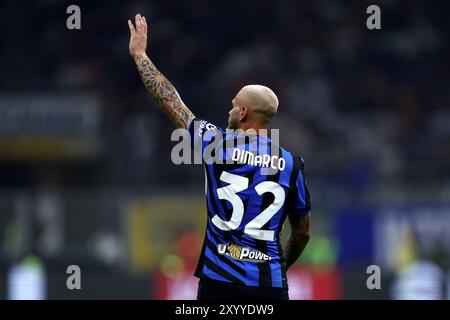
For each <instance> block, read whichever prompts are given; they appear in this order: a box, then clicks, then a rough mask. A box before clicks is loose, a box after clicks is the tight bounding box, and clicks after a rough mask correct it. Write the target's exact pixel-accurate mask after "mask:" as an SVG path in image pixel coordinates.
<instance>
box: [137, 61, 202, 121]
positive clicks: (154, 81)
mask: <svg viewBox="0 0 450 320" xmlns="http://www.w3.org/2000/svg"><path fill="white" fill-rule="evenodd" d="M135 62H136V66H137V69H138V71H139V74H140V75H141V78H142V81H143V82H144V85H145V87H146V88H147V91H148V92H149V93H150V95H151V96H152V97H153V99H154V100H155V101H156V103H157V104H158V105H159V107H160V108H161V109H162V110H163V111H164V112H165V113H166V114H167V116H168V117H169V119H170V121H172V123H173V124H174V125H175V126H176V127H177V128H184V129H187V128H188V126H189V124H190V123H191V121H192V119H194V114H193V113H192V112H191V110H189V108H188V107H186V105H185V104H184V103H183V101H182V100H181V98H180V96H179V94H178V92H177V90H176V89H175V87H174V86H173V85H172V84H171V83H170V81H169V80H167V78H166V77H165V76H164V75H163V74H162V73H161V72H160V71H159V70H158V69H157V68H156V67H155V65H154V64H153V63H152V62H151V61H150V59H149V58H148V57H147V56H138V57H137V58H136V60H135Z"/></svg>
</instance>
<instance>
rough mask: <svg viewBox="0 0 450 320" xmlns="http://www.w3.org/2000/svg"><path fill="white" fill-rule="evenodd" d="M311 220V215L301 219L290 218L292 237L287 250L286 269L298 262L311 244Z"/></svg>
mask: <svg viewBox="0 0 450 320" xmlns="http://www.w3.org/2000/svg"><path fill="white" fill-rule="evenodd" d="M309 218H310V215H309V214H307V215H304V216H301V217H298V216H289V221H290V223H291V235H290V237H289V240H288V243H287V245H286V249H285V260H286V269H289V267H290V266H291V265H293V264H294V262H295V261H297V259H298V258H299V257H300V255H301V254H302V252H303V250H305V247H306V245H307V244H308V242H309V238H310V232H309V220H310V219H309Z"/></svg>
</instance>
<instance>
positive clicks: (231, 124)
mask: <svg viewBox="0 0 450 320" xmlns="http://www.w3.org/2000/svg"><path fill="white" fill-rule="evenodd" d="M227 129H231V130H237V129H239V126H238V125H237V123H235V122H234V121H231V120H228V127H227Z"/></svg>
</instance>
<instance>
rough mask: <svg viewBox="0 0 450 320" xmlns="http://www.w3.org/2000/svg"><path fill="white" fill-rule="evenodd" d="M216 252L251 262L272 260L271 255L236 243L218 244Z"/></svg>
mask: <svg viewBox="0 0 450 320" xmlns="http://www.w3.org/2000/svg"><path fill="white" fill-rule="evenodd" d="M217 252H218V253H219V254H220V255H227V256H230V257H231V258H233V259H235V260H244V261H253V262H266V261H270V260H272V257H270V256H268V255H267V254H265V253H263V252H261V251H258V250H253V249H249V248H246V247H242V246H239V245H237V244H233V243H230V244H218V245H217Z"/></svg>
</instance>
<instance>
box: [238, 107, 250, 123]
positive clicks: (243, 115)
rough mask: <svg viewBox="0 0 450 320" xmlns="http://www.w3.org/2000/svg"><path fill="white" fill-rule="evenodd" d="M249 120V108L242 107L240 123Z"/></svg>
mask: <svg viewBox="0 0 450 320" xmlns="http://www.w3.org/2000/svg"><path fill="white" fill-rule="evenodd" d="M247 118H248V107H246V106H242V108H241V113H240V115H239V121H241V122H244V121H246V120H247Z"/></svg>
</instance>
